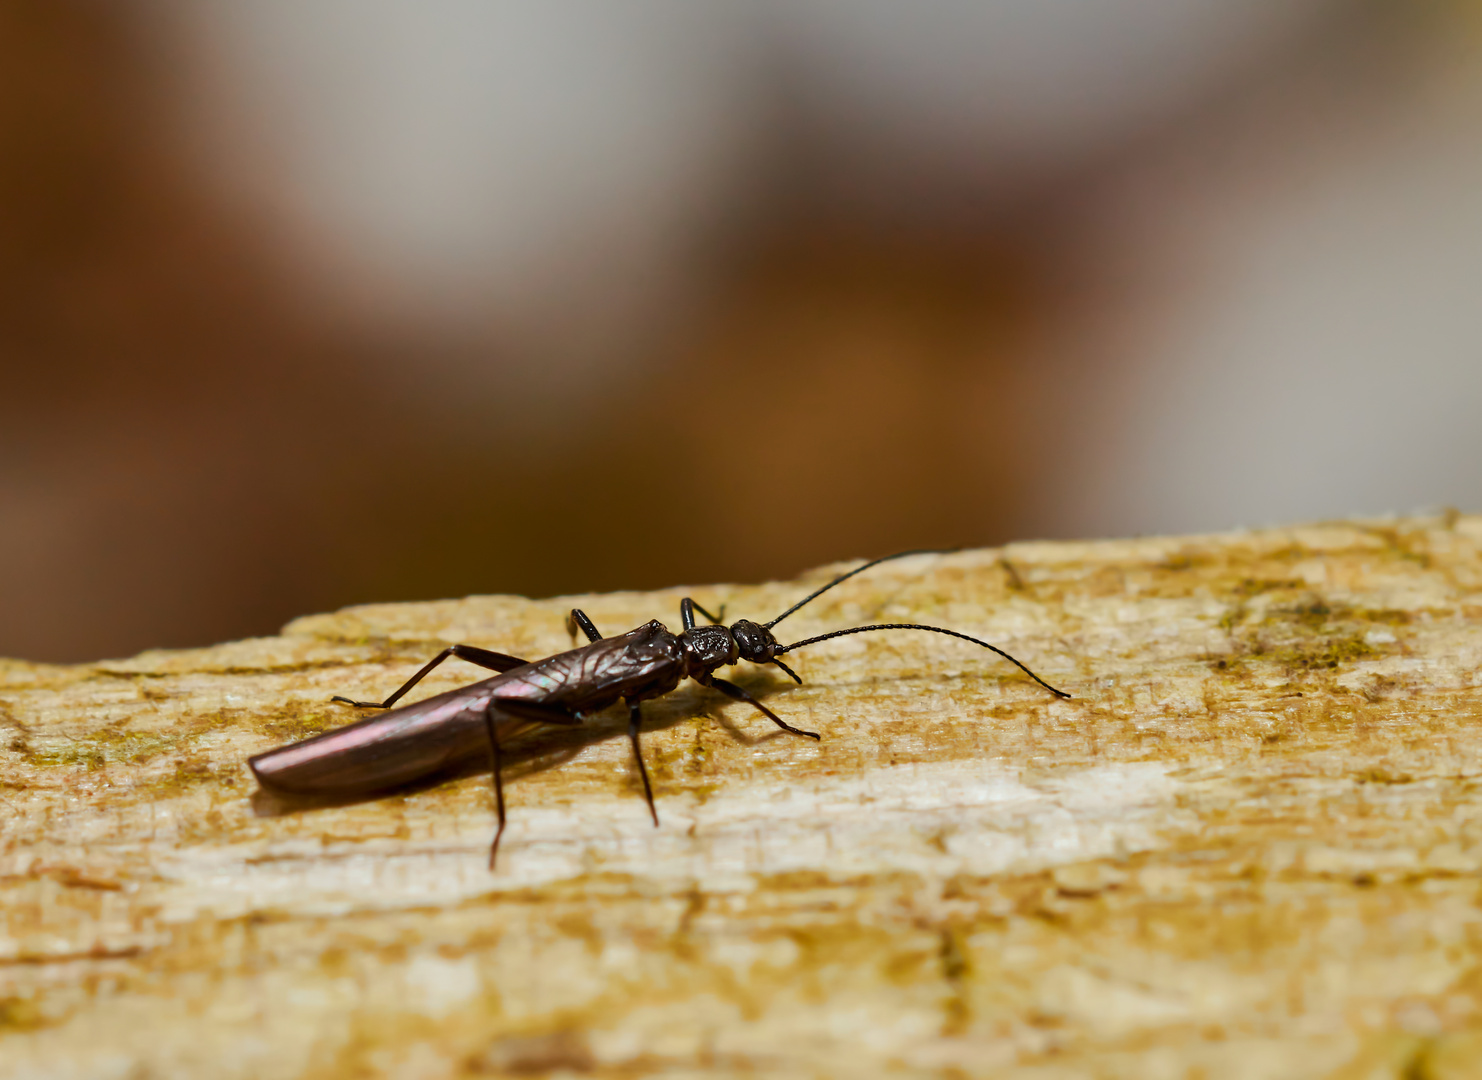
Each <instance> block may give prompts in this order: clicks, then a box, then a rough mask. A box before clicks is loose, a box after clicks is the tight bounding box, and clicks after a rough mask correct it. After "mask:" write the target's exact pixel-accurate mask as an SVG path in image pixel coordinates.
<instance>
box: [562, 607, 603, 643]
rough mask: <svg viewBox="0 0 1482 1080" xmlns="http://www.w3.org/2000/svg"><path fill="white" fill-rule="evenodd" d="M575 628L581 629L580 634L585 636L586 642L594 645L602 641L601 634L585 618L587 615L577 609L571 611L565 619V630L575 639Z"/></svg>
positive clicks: (590, 621)
mask: <svg viewBox="0 0 1482 1080" xmlns="http://www.w3.org/2000/svg"><path fill="white" fill-rule="evenodd" d="M577 627H581V632H582V633H583V634H586V635H587V640H588V641H590V642H594V643H595V642H598V641H601V640H602V634H601V632H600V631H599V630H598V629H597V627H596V625H595V624H594V623H593V622H592V620H591V619H589V618H587V613H586V612H585V611H583V610H582V609H581V608H579V607H574V608H572V609H571V614H570V615H568V616H567V617H566V629H567V630H568V631H569V632H570V633H571V636H572V637H576V630H577Z"/></svg>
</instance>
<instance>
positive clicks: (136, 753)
mask: <svg viewBox="0 0 1482 1080" xmlns="http://www.w3.org/2000/svg"><path fill="white" fill-rule="evenodd" d="M827 573H828V571H825V570H820V571H817V572H815V573H813V574H810V575H807V576H806V577H805V578H804V579H803V580H801V581H798V582H792V583H788V584H772V585H764V586H754V587H753V586H746V587H743V586H708V587H698V588H695V589H693V590H678V589H676V590H671V591H668V592H662V593H652V594H618V595H607V596H597V597H582V598H579V600H573V599H571V598H567V599H565V600H548V601H530V600H524V599H519V598H514V597H471V598H468V599H465V600H456V601H443V602H436V603H423V604H403V605H384V606H369V607H360V608H354V609H349V610H346V611H342V612H338V613H335V614H330V615H318V616H312V617H309V618H304V619H300V620H298V621H297V622H295V623H293V624H291V625H290V626H288V627H287V628H286V629H285V631H284V632H283V634H282V635H281V636H280V637H276V638H267V639H261V640H253V641H244V642H236V643H232V644H227V645H222V646H218V647H215V648H209V649H197V650H189V651H180V652H163V651H162V652H149V653H144V654H142V655H140V656H137V657H134V658H132V659H129V660H122V661H110V662H104V663H98V664H91V665H82V666H76V667H54V666H45V665H35V664H26V663H21V662H16V661H5V662H0V844H3V846H0V1078H5V1080H9V1078H15V1077H35V1076H48V1077H50V1076H59V1077H72V1076H76V1077H130V1078H144V1077H149V1078H154V1077H160V1078H164V1077H196V1076H221V1077H239V1076H240V1077H298V1076H310V1077H370V1076H397V1077H402V1076H406V1077H448V1076H464V1075H542V1074H554V1075H580V1076H594V1077H632V1076H646V1075H674V1076H737V1075H749V1074H765V1075H768V1076H798V1077H804V1076H808V1077H811V1076H822V1075H831V1076H872V1075H885V1074H888V1075H899V1076H948V1077H955V1076H978V1075H992V1076H1013V1077H1035V1078H1046V1080H1048V1078H1071V1077H1091V1076H1096V1077H1128V1078H1132V1077H1137V1078H1144V1077H1153V1078H1157V1077H1170V1078H1171V1077H1193V1076H1201V1077H1206V1078H1215V1077H1271V1078H1286V1077H1291V1078H1298V1077H1302V1078H1306V1077H1314V1076H1325V1075H1326V1076H1333V1077H1352V1078H1360V1077H1364V1078H1368V1077H1376V1078H1377V1077H1396V1078H1399V1077H1407V1078H1414V1077H1428V1078H1431V1080H1455V1078H1461V1077H1477V1076H1482V905H1479V899H1482V897H1479V884H1482V690H1479V665H1482V518H1477V517H1466V516H1459V515H1454V514H1452V515H1446V516H1442V517H1437V518H1433V519H1431V518H1427V519H1418V518H1415V519H1400V520H1388V521H1380V522H1367V523H1361V522H1360V523H1337V524H1331V525H1321V526H1312V527H1305V528H1293V529H1283V530H1272V531H1265V532H1252V533H1238V534H1229V535H1220V536H1202V537H1187V538H1162V539H1146V540H1131V541H1112V542H1099V543H1066V544H1048V543H1045V544H1020V545H1012V546H1010V547H1008V548H1005V549H1002V550H992V551H972V552H963V553H959V554H954V555H949V556H922V557H913V558H910V559H905V560H902V561H900V562H898V563H893V564H886V565H884V566H881V567H879V568H877V569H875V570H872V571H870V572H869V573H868V574H866V575H863V576H861V577H860V578H858V579H855V580H853V581H851V582H850V583H848V584H847V585H845V586H842V587H840V588H839V589H837V590H835V591H834V592H832V593H830V594H828V596H826V597H825V598H823V599H821V600H819V601H818V602H817V603H816V604H814V605H812V606H811V607H809V608H807V609H805V610H803V611H802V612H799V613H798V614H797V615H795V616H794V617H792V618H791V619H789V620H788V621H787V622H786V623H784V624H783V626H782V627H779V630H781V631H785V633H783V634H782V635H781V636H782V638H783V640H796V639H798V638H801V637H804V636H807V635H809V634H813V633H818V632H821V631H824V630H827V629H831V628H836V627H842V626H847V625H851V624H856V623H859V622H864V621H907V620H914V621H923V622H932V623H936V624H939V625H945V626H950V627H953V628H955V629H959V630H962V631H965V632H967V633H970V634H974V635H978V636H981V637H984V638H986V639H987V640H990V641H993V642H995V643H997V644H1000V645H1002V646H1003V647H1005V648H1007V649H1009V650H1010V651H1011V652H1013V653H1014V654H1015V655H1017V656H1018V657H1019V658H1020V659H1022V660H1024V661H1025V662H1026V663H1028V664H1030V665H1031V666H1032V667H1034V668H1035V669H1036V670H1037V671H1039V672H1040V673H1041V674H1042V675H1044V676H1045V678H1047V679H1048V680H1049V681H1051V682H1052V683H1055V684H1056V685H1058V686H1062V687H1064V688H1065V689H1067V690H1069V691H1070V692H1071V693H1073V694H1074V695H1075V698H1074V700H1071V701H1056V700H1054V699H1053V698H1051V697H1050V695H1048V694H1047V693H1045V692H1044V691H1043V690H1041V689H1040V688H1038V687H1036V686H1034V685H1033V684H1032V683H1031V682H1029V680H1027V679H1026V678H1024V677H1023V676H1022V675H1020V674H1019V673H1018V672H1016V671H1014V670H1013V669H1012V668H1010V667H1009V666H1008V665H1006V664H1004V663H1003V662H1001V661H999V660H997V659H996V658H994V657H993V656H991V655H989V654H987V653H984V652H982V651H980V650H975V649H973V648H972V647H971V646H968V645H965V644H962V643H959V642H955V641H952V640H950V639H945V638H941V637H938V636H935V635H929V634H919V633H898V634H877V635H867V636H860V637H851V638H844V639H840V640H836V641H832V642H828V643H826V644H823V645H819V646H817V647H815V648H812V649H809V650H805V651H800V652H799V653H797V654H794V656H795V657H796V660H797V663H796V666H797V668H798V670H799V672H800V674H801V675H802V676H803V678H804V680H805V681H806V685H804V686H803V687H800V688H795V687H792V686H791V684H789V683H786V682H785V681H784V680H783V679H782V678H781V676H780V675H779V674H775V673H768V672H766V671H761V670H757V669H749V670H742V669H737V670H738V671H740V672H741V673H740V674H739V675H737V676H736V678H737V680H738V681H740V682H741V683H742V685H744V686H746V687H748V688H749V689H751V690H753V691H754V692H756V693H758V694H762V695H765V700H766V701H767V703H768V705H769V706H771V707H772V708H773V709H775V710H776V711H778V712H779V713H780V714H781V715H783V716H784V718H786V719H788V720H790V721H792V722H794V723H797V724H798V725H799V726H800V727H805V728H808V729H810V730H817V731H819V732H822V733H823V735H824V741H823V742H822V744H814V743H812V742H811V741H807V740H802V739H796V738H792V737H788V736H785V735H783V734H782V733H780V732H777V731H776V729H775V728H773V727H772V725H771V724H769V723H768V722H767V721H766V720H765V719H764V718H762V717H760V716H759V715H757V714H755V713H754V711H752V710H750V709H749V708H747V707H746V706H743V705H740V704H735V703H731V702H729V701H727V700H726V699H724V698H721V697H720V696H719V695H715V694H712V693H710V692H707V691H704V690H701V689H700V688H698V687H694V686H693V685H690V686H689V687H688V688H687V689H682V690H681V691H679V692H678V693H676V694H674V695H672V696H671V697H669V698H667V699H664V700H663V701H661V702H658V703H655V704H654V705H652V706H651V707H650V708H649V718H650V722H649V726H648V729H647V733H646V735H645V745H646V749H647V753H648V757H649V763H650V769H651V770H652V774H653V777H654V781H655V787H656V794H657V797H658V809H659V813H660V816H661V820H662V825H661V827H660V828H659V829H657V830H656V829H654V828H653V827H652V825H651V824H650V823H649V821H648V819H647V811H646V809H645V807H644V804H643V800H642V798H641V796H640V794H639V788H638V777H637V773H636V771H635V769H634V767H633V765H632V762H631V759H630V756H629V751H628V747H627V744H626V740H625V738H623V729H624V728H623V725H624V720H625V716H624V715H623V714H622V710H621V709H616V710H613V711H612V712H611V713H610V714H607V715H604V717H603V719H602V720H601V721H600V722H599V723H597V724H596V725H594V726H593V728H592V729H590V730H588V731H584V732H580V733H576V734H571V733H566V732H556V733H554V734H551V735H544V736H540V737H538V738H536V739H534V740H533V741H532V742H531V743H530V744H529V745H527V747H526V748H525V750H524V751H523V753H522V754H520V755H519V763H518V764H517V765H515V766H514V767H513V768H512V769H511V771H510V775H511V782H510V783H509V786H508V793H509V797H510V812H511V825H510V829H509V832H508V833H507V834H506V837H505V841H504V848H503V850H502V852H501V863H500V869H499V872H498V873H497V874H494V875H490V874H489V872H488V871H487V869H486V867H485V859H486V854H487V845H488V842H489V839H490V837H491V835H492V829H493V815H492V812H491V801H492V800H491V795H490V791H489V784H488V777H487V774H486V773H485V774H476V775H470V776H466V777H463V778H460V779H455V780H451V781H448V782H445V783H442V784H440V785H437V786H434V787H429V788H426V789H424V790H420V791H413V792H407V793H402V794H399V795H395V796H392V797H388V798H383V799H378V800H374V801H366V802H359V803H353V804H348V805H340V806H319V807H302V806H297V807H295V806H286V805H284V804H281V803H278V802H275V801H274V800H272V799H270V798H267V797H265V796H264V795H263V794H262V793H261V792H259V791H257V789H256V787H255V785H254V783H253V782H252V780H251V777H250V774H249V773H248V771H247V769H246V766H245V759H246V758H247V756H248V755H249V754H252V753H256V752H258V751H260V750H263V749H266V748H268V747H270V746H273V745H276V744H278V743H281V742H285V741H289V740H291V739H293V738H297V737H300V736H302V735H304V734H308V733H311V732H314V731H319V730H323V729H325V728H328V727H331V726H335V725H338V724H340V723H342V722H345V721H346V720H347V719H349V718H350V716H351V715H353V714H352V713H350V712H349V711H348V710H345V709H343V708H342V707H340V706H332V705H330V704H329V702H328V699H329V697H330V695H331V694H335V693H348V694H352V695H355V696H370V697H374V696H379V695H383V694H385V693H386V692H388V691H389V690H390V689H392V688H393V687H395V686H396V685H397V684H398V683H399V682H400V680H402V679H403V678H405V677H406V676H407V675H408V674H410V673H411V672H412V671H413V670H415V667H416V665H418V664H420V663H421V662H422V661H424V660H425V659H427V658H428V657H429V656H430V655H431V654H432V653H433V652H434V651H436V650H437V649H438V648H440V647H441V646H443V645H444V644H447V643H450V642H455V641H464V642H470V643H473V644H477V645H482V646H484V647H487V648H492V649H497V650H500V651H502V652H508V653H513V654H515V655H523V656H536V655H544V654H547V653H550V652H554V651H558V650H560V649H564V648H569V647H570V646H571V644H572V642H571V638H570V637H569V636H568V634H567V631H566V629H565V625H564V622H565V613H566V610H567V609H568V608H569V607H570V606H571V605H572V603H573V602H579V603H580V604H581V606H583V607H584V608H586V609H587V610H588V611H589V612H590V613H591V615H592V616H593V618H594V619H595V620H596V622H597V625H598V626H599V627H601V628H602V629H603V630H604V631H605V632H615V631H619V630H626V629H629V628H631V627H632V626H634V625H637V624H638V623H639V622H641V621H643V620H646V619H649V618H653V617H660V618H664V619H665V620H666V621H667V622H669V624H670V625H671V626H676V625H677V623H678V616H677V608H678V602H679V598H680V597H681V596H682V595H684V594H685V592H686V591H690V592H692V593H693V595H694V596H695V597H696V599H698V600H699V601H700V602H701V603H703V604H705V605H707V606H709V605H711V604H719V603H724V604H726V605H727V611H728V613H729V615H730V616H731V617H739V616H753V617H755V616H760V617H770V616H771V615H772V614H775V613H776V612H778V611H780V610H782V609H783V608H784V607H785V606H787V604H788V603H790V602H791V601H792V600H794V599H796V598H797V597H798V596H800V595H801V594H802V592H803V591H804V590H805V589H806V588H808V587H810V586H812V585H815V584H817V583H819V582H821V581H822V580H825V578H826V574H827ZM792 659H793V657H792V656H790V657H789V660H792ZM478 677H479V674H478V673H477V672H475V671H474V670H473V669H469V668H465V667H463V666H462V665H459V664H456V663H450V664H448V665H447V666H446V667H445V668H443V669H440V670H439V671H438V672H437V673H436V674H435V675H434V676H433V677H432V678H429V679H428V680H427V683H426V684H425V690H424V688H423V687H419V688H418V690H417V691H416V692H415V694H414V697H415V696H418V695H421V694H423V693H426V694H431V693H435V692H438V691H441V690H445V689H448V688H449V687H451V686H454V685H456V684H457V683H458V682H461V681H472V680H473V679H476V678H478Z"/></svg>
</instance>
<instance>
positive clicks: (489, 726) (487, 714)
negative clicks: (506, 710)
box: [484, 701, 504, 870]
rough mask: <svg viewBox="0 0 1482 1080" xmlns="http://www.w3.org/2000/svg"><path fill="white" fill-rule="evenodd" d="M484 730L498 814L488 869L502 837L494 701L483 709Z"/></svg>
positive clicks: (500, 758)
mask: <svg viewBox="0 0 1482 1080" xmlns="http://www.w3.org/2000/svg"><path fill="white" fill-rule="evenodd" d="M484 730H485V731H487V732H488V733H489V758H490V764H491V765H492V767H493V770H492V771H493V774H494V809H495V811H496V812H497V813H498V815H499V828H498V829H496V830H495V831H494V843H492V844H490V845H489V869H490V870H493V869H494V860H495V859H497V858H498V857H499V841H500V840H501V839H503V838H504V779H503V777H501V776H500V771H501V767H502V766H503V764H504V760H503V757H504V755H502V754H501V753H500V752H499V735H498V734H497V733H496V732H495V730H494V702H492V701H491V702H489V705H488V707H487V708H485V709H484Z"/></svg>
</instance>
